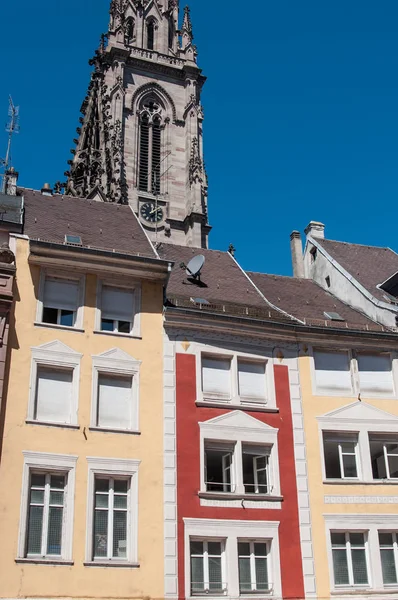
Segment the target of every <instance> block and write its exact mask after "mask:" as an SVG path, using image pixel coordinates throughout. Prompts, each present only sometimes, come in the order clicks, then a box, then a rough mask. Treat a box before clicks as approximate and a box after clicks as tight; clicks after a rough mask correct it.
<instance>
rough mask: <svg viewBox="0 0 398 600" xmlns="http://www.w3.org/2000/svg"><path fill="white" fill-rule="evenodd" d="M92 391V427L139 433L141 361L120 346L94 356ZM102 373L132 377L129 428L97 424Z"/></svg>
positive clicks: (102, 429) (117, 431)
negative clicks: (115, 427)
mask: <svg viewBox="0 0 398 600" xmlns="http://www.w3.org/2000/svg"><path fill="white" fill-rule="evenodd" d="M92 364H93V371H92V392H91V424H90V429H96V430H98V431H112V432H115V433H123V432H132V433H138V432H139V428H140V423H139V414H140V366H141V361H139V360H136V359H135V358H134V357H133V356H130V355H129V354H127V353H126V352H123V351H122V350H120V349H118V348H113V349H112V350H108V351H107V352H104V353H103V354H99V355H96V356H92ZM100 375H105V376H107V375H110V376H112V375H114V376H118V375H119V376H125V377H131V378H132V386H131V402H132V411H131V427H129V428H127V429H123V428H120V429H111V428H108V427H101V426H98V425H97V422H98V383H99V377H100Z"/></svg>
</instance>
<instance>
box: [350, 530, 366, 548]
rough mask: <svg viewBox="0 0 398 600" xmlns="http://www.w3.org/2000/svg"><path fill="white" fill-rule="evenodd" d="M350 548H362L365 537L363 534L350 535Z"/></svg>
mask: <svg viewBox="0 0 398 600" xmlns="http://www.w3.org/2000/svg"><path fill="white" fill-rule="evenodd" d="M350 542H351V546H362V547H363V546H364V545H365V536H364V534H363V533H350Z"/></svg>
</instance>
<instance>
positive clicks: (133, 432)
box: [89, 427, 141, 435]
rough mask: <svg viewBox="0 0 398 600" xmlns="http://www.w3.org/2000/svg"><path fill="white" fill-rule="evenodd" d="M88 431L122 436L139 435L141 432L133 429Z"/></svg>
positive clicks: (94, 429)
mask: <svg viewBox="0 0 398 600" xmlns="http://www.w3.org/2000/svg"><path fill="white" fill-rule="evenodd" d="M89 431H99V432H102V433H121V434H122V435H141V431H136V430H134V429H112V428H111V427H89Z"/></svg>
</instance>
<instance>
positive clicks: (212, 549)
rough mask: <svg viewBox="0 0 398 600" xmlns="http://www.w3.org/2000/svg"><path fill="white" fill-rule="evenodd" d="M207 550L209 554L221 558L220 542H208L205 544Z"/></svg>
mask: <svg viewBox="0 0 398 600" xmlns="http://www.w3.org/2000/svg"><path fill="white" fill-rule="evenodd" d="M207 550H208V553H209V554H212V555H214V556H221V542H209V543H208V544H207Z"/></svg>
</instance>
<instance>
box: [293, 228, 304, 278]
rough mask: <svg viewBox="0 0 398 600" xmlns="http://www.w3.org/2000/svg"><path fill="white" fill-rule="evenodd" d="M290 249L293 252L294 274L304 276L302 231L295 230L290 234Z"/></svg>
mask: <svg viewBox="0 0 398 600" xmlns="http://www.w3.org/2000/svg"><path fill="white" fill-rule="evenodd" d="M290 250H291V253H292V264H293V276H294V277H299V278H300V279H303V278H304V257H303V245H302V243H301V233H300V232H299V231H293V232H292V233H291V234H290Z"/></svg>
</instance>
